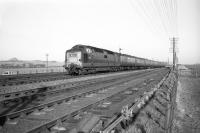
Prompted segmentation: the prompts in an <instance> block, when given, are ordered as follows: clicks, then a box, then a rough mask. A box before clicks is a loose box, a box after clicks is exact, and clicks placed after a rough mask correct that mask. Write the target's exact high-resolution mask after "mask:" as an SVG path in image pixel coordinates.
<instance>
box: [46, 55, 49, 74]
mask: <svg viewBox="0 0 200 133" xmlns="http://www.w3.org/2000/svg"><path fill="white" fill-rule="evenodd" d="M48 56H49V54H46V63H47V65H46V67H47V72H48Z"/></svg>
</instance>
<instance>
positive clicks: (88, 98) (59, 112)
mask: <svg viewBox="0 0 200 133" xmlns="http://www.w3.org/2000/svg"><path fill="white" fill-rule="evenodd" d="M162 71H165V74H166V72H167V70H162ZM159 72H161V70H156V71H148V72H143V73H140V74H138V75H136V76H133V75H129V76H127V77H126V78H125V77H123V79H121V80H120V79H115V81H114V80H111V81H109V82H112V83H109V82H108V83H104V84H103V85H102V84H101V85H97V84H96V86H95V87H94V86H93V89H88V88H89V87H88V88H87V89H85V92H80V93H79V94H76V95H71V96H69V97H65V98H60V99H56V100H54V101H51V102H49V103H44V104H42V105H38V106H35V107H32V108H27V109H24V110H20V111H18V112H14V113H11V114H7V115H4V116H3V117H1V120H4V121H5V123H6V124H5V125H4V126H3V127H2V131H3V132H12V131H15V132H42V131H43V130H47V129H49V128H51V127H53V126H55V125H56V124H57V123H62V122H63V121H64V120H67V119H68V118H69V117H72V116H74V115H76V114H77V113H79V112H82V111H86V110H88V109H90V108H91V107H92V106H94V105H96V104H98V103H100V102H102V101H104V100H106V99H109V98H110V97H112V96H114V95H117V94H120V93H122V92H125V91H127V89H130V86H129V87H128V88H126V87H123V85H124V84H128V82H129V81H132V80H136V79H138V78H140V80H141V78H143V77H145V76H149V77H150V75H152V74H155V73H159ZM121 78H122V77H121ZM142 81H143V80H142ZM142 81H140V82H142ZM117 84H118V87H113V86H116V85H117ZM120 85H122V86H121V87H120ZM91 88H92V87H91ZM105 92H106V93H105ZM94 96H95V97H94ZM77 101H78V102H77ZM76 104H77V105H76ZM61 105H62V106H61ZM51 108H53V109H52V110H51ZM64 110H65V111H64ZM44 112H45V113H44ZM36 114H37V115H36ZM40 114H46V115H43V116H41V115H40ZM12 121H15V122H12ZM11 123H12V124H11ZM13 123H14V124H13ZM24 124H25V125H24ZM22 125H23V127H24V128H23V129H22V128H21V126H22ZM30 127H32V128H31V129H30ZM0 131H1V130H0Z"/></svg>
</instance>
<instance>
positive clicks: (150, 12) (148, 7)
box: [141, 0, 163, 36]
mask: <svg viewBox="0 0 200 133" xmlns="http://www.w3.org/2000/svg"><path fill="white" fill-rule="evenodd" d="M141 1H142V2H143V4H144V6H145V9H146V10H147V12H148V15H149V16H150V20H149V21H152V22H153V26H154V28H155V29H156V31H157V35H159V36H160V35H162V34H163V28H162V26H161V25H160V21H159V20H158V17H159V16H157V13H156V10H155V9H154V5H153V4H152V3H151V2H150V0H141Z"/></svg>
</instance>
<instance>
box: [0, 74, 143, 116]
mask: <svg viewBox="0 0 200 133" xmlns="http://www.w3.org/2000/svg"><path fill="white" fill-rule="evenodd" d="M143 72H144V71H138V72H133V73H131V74H127V73H126V74H124V75H123V74H122V75H121V76H120V77H116V76H110V77H109V76H108V77H105V76H103V78H102V76H100V77H101V78H96V79H93V78H89V79H87V80H84V81H80V82H72V83H70V84H64V85H63V84H61V85H58V86H56V87H55V86H54V87H53V88H52V87H51V88H49V89H45V90H43V91H39V92H37V93H35V94H34V95H26V96H25V98H26V99H24V96H23V95H17V97H16V96H15V95H14V94H16V93H14V94H12V95H14V97H10V98H13V99H12V101H14V100H15V99H18V100H21V99H23V104H22V105H25V104H24V103H26V102H25V100H27V101H30V99H31V98H32V96H34V98H35V99H34V100H37V99H38V98H40V97H50V99H48V98H47V99H46V100H45V101H46V102H48V103H49V101H52V100H51V99H52V98H53V96H54V97H55V95H56V97H55V98H54V101H55V99H61V100H62V99H63V97H67V96H69V97H72V95H76V94H77V93H78V94H79V93H80V92H82V93H85V90H84V88H88V87H93V86H97V85H101V84H107V83H112V84H115V81H116V80H120V79H121V78H125V79H127V78H129V77H130V76H132V75H133V74H134V75H135V76H136V75H139V74H141V73H143ZM115 75H116V74H115ZM87 90H88V89H87ZM30 91H31V90H30ZM31 92H32V91H31ZM17 93H19V92H17ZM21 93H22V92H21ZM63 93H64V94H63ZM65 93H67V95H66V94H65ZM59 94H61V95H59ZM4 95H5V96H6V95H8V94H4ZM9 95H11V94H9ZM57 95H59V96H57ZM27 96H29V97H31V98H27ZM36 96H37V99H36ZM19 98H20V99H19ZM32 99H33V98H32ZM32 99H31V100H32ZM4 100H8V98H7V97H6V99H4ZM9 102H11V101H8V102H6V104H8V103H9ZM14 104H16V103H14ZM26 104H27V103H26ZM28 104H30V105H31V102H29V103H28ZM30 105H28V106H30ZM14 107H15V106H14ZM22 107H23V106H22ZM11 108H12V106H11V107H9V108H7V109H4V111H3V109H2V111H1V112H0V116H1V115H4V114H7V113H8V112H9V113H10V112H11V111H12V112H13V110H16V111H18V110H20V109H18V108H21V106H17V107H15V108H13V109H11ZM23 108H25V107H23ZM7 110H8V111H7ZM30 110H33V109H29V111H30ZM17 114H18V113H17Z"/></svg>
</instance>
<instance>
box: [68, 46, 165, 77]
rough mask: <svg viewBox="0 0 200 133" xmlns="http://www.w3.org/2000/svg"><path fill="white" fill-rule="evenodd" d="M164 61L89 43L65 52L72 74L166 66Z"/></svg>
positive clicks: (69, 70)
mask: <svg viewBox="0 0 200 133" xmlns="http://www.w3.org/2000/svg"><path fill="white" fill-rule="evenodd" d="M165 65H166V64H165V63H164V62H158V61H153V60H149V59H144V58H139V57H135V56H131V55H126V54H121V53H117V52H113V51H110V50H106V49H101V48H97V47H92V46H87V45H75V46H74V47H72V48H71V49H69V50H67V51H66V53H65V65H64V67H65V69H66V70H67V71H68V72H69V74H71V75H79V74H85V73H95V72H98V71H121V70H131V69H140V68H158V67H164V66H165Z"/></svg>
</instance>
